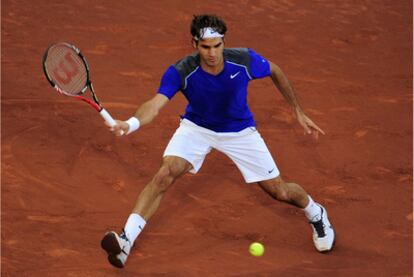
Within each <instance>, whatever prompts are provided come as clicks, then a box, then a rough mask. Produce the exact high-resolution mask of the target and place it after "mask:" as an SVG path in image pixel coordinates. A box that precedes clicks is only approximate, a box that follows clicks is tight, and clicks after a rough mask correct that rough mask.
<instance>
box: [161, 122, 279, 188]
mask: <svg viewBox="0 0 414 277" xmlns="http://www.w3.org/2000/svg"><path fill="white" fill-rule="evenodd" d="M212 149H216V150H218V151H220V152H223V153H224V154H226V155H227V156H228V157H229V158H230V159H231V160H232V161H233V162H234V163H235V164H236V165H237V167H238V168H239V170H240V172H241V174H242V175H243V177H244V180H245V181H246V183H254V182H259V181H264V180H269V179H273V178H276V177H278V176H279V174H280V173H279V169H278V168H277V166H276V163H275V162H274V161H273V158H272V155H271V154H270V152H269V149H268V148H267V146H266V144H265V142H264V140H263V138H262V136H261V135H260V133H259V132H258V131H257V130H256V128H254V127H249V128H246V129H244V130H242V131H240V132H230V133H217V132H214V131H211V130H209V129H206V128H203V127H200V126H198V125H196V124H195V123H193V122H191V121H189V120H187V119H183V120H181V123H180V126H179V127H178V129H177V130H176V132H175V134H174V135H173V137H172V138H171V140H170V142H169V143H168V145H167V148H166V149H165V152H164V157H165V156H177V157H180V158H183V159H185V160H187V161H188V162H189V163H190V164H191V165H192V166H193V168H192V169H191V170H190V172H191V173H193V174H195V173H197V172H198V171H199V170H200V168H201V165H202V164H203V162H204V159H205V157H206V155H207V154H208V153H210V151H211V150H212Z"/></svg>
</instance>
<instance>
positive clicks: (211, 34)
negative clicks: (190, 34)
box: [194, 27, 224, 40]
mask: <svg viewBox="0 0 414 277" xmlns="http://www.w3.org/2000/svg"><path fill="white" fill-rule="evenodd" d="M222 37H224V35H222V34H220V33H219V32H217V31H216V30H214V29H213V28H211V27H207V28H203V29H201V30H200V34H199V35H198V36H196V37H194V39H195V40H199V39H206V38H222Z"/></svg>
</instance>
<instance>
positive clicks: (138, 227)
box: [124, 213, 147, 245]
mask: <svg viewBox="0 0 414 277" xmlns="http://www.w3.org/2000/svg"><path fill="white" fill-rule="evenodd" d="M145 224H147V222H146V221H145V219H143V218H142V217H141V216H140V215H139V214H135V213H132V214H130V215H129V217H128V220H127V222H126V224H125V228H124V232H125V235H126V236H127V238H128V239H129V241H130V242H131V245H134V241H135V240H136V238H137V237H138V235H139V234H140V233H141V232H142V230H143V229H144V227H145Z"/></svg>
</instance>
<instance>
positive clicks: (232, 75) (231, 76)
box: [230, 71, 240, 79]
mask: <svg viewBox="0 0 414 277" xmlns="http://www.w3.org/2000/svg"><path fill="white" fill-rule="evenodd" d="M239 73H240V71H238V72H237V73H236V74H231V75H230V79H234V78H235V77H236V76H237V75H239Z"/></svg>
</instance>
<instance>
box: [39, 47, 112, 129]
mask: <svg viewBox="0 0 414 277" xmlns="http://www.w3.org/2000/svg"><path fill="white" fill-rule="evenodd" d="M43 71H44V73H45V75H46V78H47V80H48V81H49V83H50V84H51V85H52V87H54V88H55V89H56V90H57V91H58V92H59V93H61V94H63V95H67V96H71V97H74V98H77V99H79V100H82V101H84V102H86V103H88V104H89V105H90V106H91V107H93V108H94V109H95V110H96V111H97V112H99V114H100V115H101V116H102V117H103V119H105V121H106V122H107V123H108V124H109V126H111V127H113V126H115V124H116V122H115V120H114V119H113V118H112V116H111V115H110V114H109V113H108V112H107V111H106V110H105V109H104V108H103V107H102V105H101V104H100V103H99V100H98V97H97V96H96V94H95V91H94V89H93V86H92V82H91V79H90V74H89V66H88V63H87V62H86V59H85V57H84V56H83V55H82V53H81V52H80V50H79V49H78V48H76V47H75V46H73V45H71V44H69V43H66V42H60V43H56V44H53V45H51V46H49V48H47V50H46V52H45V54H44V56H43ZM87 88H89V90H90V91H91V93H92V99H93V100H90V99H88V98H86V97H84V96H82V95H83V94H84V93H85V92H86V90H87Z"/></svg>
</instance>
